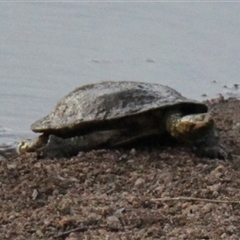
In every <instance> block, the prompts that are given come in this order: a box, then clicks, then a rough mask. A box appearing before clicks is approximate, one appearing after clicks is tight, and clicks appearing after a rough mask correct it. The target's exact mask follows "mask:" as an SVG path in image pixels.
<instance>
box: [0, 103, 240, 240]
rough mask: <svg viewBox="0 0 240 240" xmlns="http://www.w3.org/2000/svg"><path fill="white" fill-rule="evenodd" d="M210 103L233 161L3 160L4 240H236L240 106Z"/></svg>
mask: <svg viewBox="0 0 240 240" xmlns="http://www.w3.org/2000/svg"><path fill="white" fill-rule="evenodd" d="M209 105H210V109H211V111H212V113H213V117H214V119H215V122H216V125H217V128H218V130H219V133H220V137H221V142H222V143H223V144H224V145H226V146H227V148H228V149H229V151H230V152H231V154H232V156H233V159H232V160H225V161H223V160H219V159H208V158H198V157H196V156H195V155H194V154H193V153H192V152H191V151H190V150H189V149H186V148H184V147H181V146H176V147H161V148H158V149H151V150H146V149H145V150H143V149H135V150H98V151H91V152H87V153H80V154H79V155H78V156H76V157H73V158H71V159H41V160H39V159H37V156H36V153H28V154H25V155H22V156H19V157H17V158H15V159H12V160H9V161H2V162H0V186H1V196H0V238H1V239H15V240H20V239H65V240H77V239H162V240H163V239H171V240H179V239H232V240H233V239H236V240H237V239H239V238H240V225H239V221H240V101H239V100H236V99H229V100H227V101H225V100H223V99H222V100H221V99H218V100H212V101H210V102H209Z"/></svg>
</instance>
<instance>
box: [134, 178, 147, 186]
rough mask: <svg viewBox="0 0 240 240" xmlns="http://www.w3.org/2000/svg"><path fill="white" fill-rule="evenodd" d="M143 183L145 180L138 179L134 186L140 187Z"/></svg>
mask: <svg viewBox="0 0 240 240" xmlns="http://www.w3.org/2000/svg"><path fill="white" fill-rule="evenodd" d="M144 183H145V180H144V179H143V178H138V179H137V180H136V182H135V184H134V186H135V187H142V186H143V185H144Z"/></svg>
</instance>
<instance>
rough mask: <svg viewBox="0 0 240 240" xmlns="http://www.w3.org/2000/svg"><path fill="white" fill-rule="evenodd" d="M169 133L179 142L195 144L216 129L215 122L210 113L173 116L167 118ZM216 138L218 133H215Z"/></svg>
mask: <svg viewBox="0 0 240 240" xmlns="http://www.w3.org/2000/svg"><path fill="white" fill-rule="evenodd" d="M166 124H167V131H168V132H169V133H170V134H171V135H172V136H173V137H174V138H176V139H177V140H180V141H184V142H192V141H193V142H195V141H198V140H201V139H203V138H205V136H206V135H208V134H209V132H212V131H213V129H214V121H213V119H212V118H211V116H210V114H209V113H198V114H190V115H186V116H181V114H178V113H176V114H171V115H169V116H168V118H167V123H166ZM215 134H216V137H218V136H217V132H216V133H215Z"/></svg>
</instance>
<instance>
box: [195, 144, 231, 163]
mask: <svg viewBox="0 0 240 240" xmlns="http://www.w3.org/2000/svg"><path fill="white" fill-rule="evenodd" d="M193 151H194V152H195V154H196V155H197V156H199V157H208V158H212V159H213V158H218V159H224V160H227V159H228V160H231V159H232V155H231V154H230V153H229V152H228V151H227V150H226V147H224V146H223V145H222V144H218V145H214V146H197V147H196V146H195V147H194V148H193Z"/></svg>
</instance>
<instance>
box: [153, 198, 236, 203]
mask: <svg viewBox="0 0 240 240" xmlns="http://www.w3.org/2000/svg"><path fill="white" fill-rule="evenodd" d="M150 201H153V202H158V201H203V202H210V203H236V204H240V201H229V200H220V199H219V200H218V199H208V198H195V197H174V198H152V199H150Z"/></svg>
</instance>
